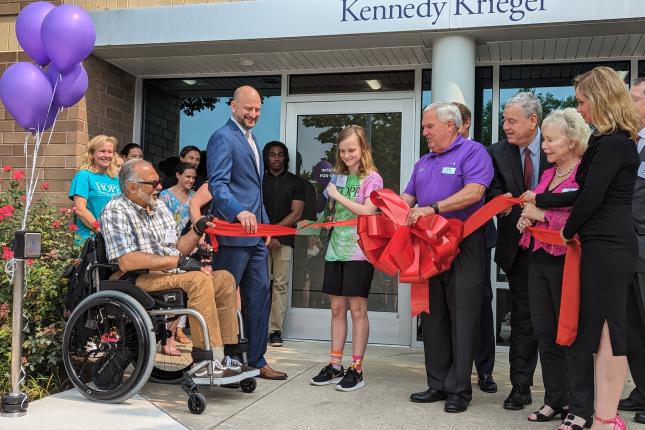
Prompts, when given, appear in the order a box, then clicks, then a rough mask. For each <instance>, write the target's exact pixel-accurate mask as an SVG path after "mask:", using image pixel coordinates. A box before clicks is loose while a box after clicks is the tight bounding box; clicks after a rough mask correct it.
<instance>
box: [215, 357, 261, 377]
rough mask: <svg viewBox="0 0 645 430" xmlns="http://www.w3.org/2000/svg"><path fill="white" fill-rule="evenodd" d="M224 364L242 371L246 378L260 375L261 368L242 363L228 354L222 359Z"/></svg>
mask: <svg viewBox="0 0 645 430" xmlns="http://www.w3.org/2000/svg"><path fill="white" fill-rule="evenodd" d="M222 364H223V365H224V366H225V367H226V368H228V369H234V370H237V371H239V372H241V373H242V375H244V377H245V378H252V377H254V376H259V375H260V370H259V369H256V368H255V367H251V366H247V365H246V364H242V363H240V362H239V361H237V360H236V359H234V358H231V357H229V356H228V355H227V356H226V357H224V360H222Z"/></svg>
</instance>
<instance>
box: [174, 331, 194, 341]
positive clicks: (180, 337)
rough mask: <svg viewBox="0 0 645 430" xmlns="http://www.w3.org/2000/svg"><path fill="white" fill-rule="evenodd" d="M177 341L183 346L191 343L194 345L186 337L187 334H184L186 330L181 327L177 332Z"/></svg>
mask: <svg viewBox="0 0 645 430" xmlns="http://www.w3.org/2000/svg"><path fill="white" fill-rule="evenodd" d="M175 340H176V341H177V342H179V343H181V344H184V345H188V344H189V343H192V342H191V341H190V339H188V337H187V336H186V333H184V330H183V329H182V328H181V327H177V331H176V332H175Z"/></svg>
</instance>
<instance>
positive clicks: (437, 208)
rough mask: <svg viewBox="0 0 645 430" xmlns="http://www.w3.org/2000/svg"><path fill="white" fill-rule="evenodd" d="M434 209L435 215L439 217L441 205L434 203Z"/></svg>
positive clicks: (432, 205)
mask: <svg viewBox="0 0 645 430" xmlns="http://www.w3.org/2000/svg"><path fill="white" fill-rule="evenodd" d="M430 207H431V208H432V209H434V213H435V214H437V215H439V203H437V202H434V203H433V204H431V205H430Z"/></svg>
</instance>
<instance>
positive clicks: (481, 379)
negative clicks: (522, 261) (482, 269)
mask: <svg viewBox="0 0 645 430" xmlns="http://www.w3.org/2000/svg"><path fill="white" fill-rule="evenodd" d="M453 104H454V105H455V106H457V107H458V108H459V112H460V113H461V127H459V134H461V135H462V136H463V137H464V139H468V136H469V135H470V121H471V118H472V114H471V112H470V109H468V106H466V105H465V104H463V103H457V102H454V103H453ZM484 237H485V243H486V253H485V255H484V261H485V263H486V279H485V282H484V297H483V298H484V300H482V310H481V317H480V324H479V336H477V347H476V349H475V369H477V385H479V389H480V390H482V391H483V392H485V393H496V392H497V383H495V380H494V379H493V368H494V366H495V329H494V325H493V286H492V284H491V279H490V262H491V251H492V249H493V248H494V247H495V242H496V241H497V230H495V223H493V221H492V220H489V221H488V222H487V223H486V224H484Z"/></svg>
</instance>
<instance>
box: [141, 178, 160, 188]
mask: <svg viewBox="0 0 645 430" xmlns="http://www.w3.org/2000/svg"><path fill="white" fill-rule="evenodd" d="M137 184H146V185H151V186H152V188H157V187H158V186H159V185H161V180H159V179H155V180H154V181H137Z"/></svg>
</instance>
